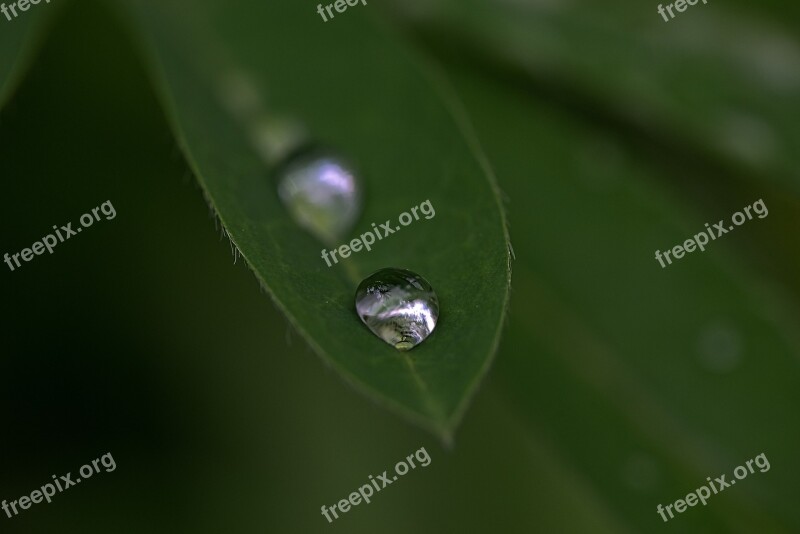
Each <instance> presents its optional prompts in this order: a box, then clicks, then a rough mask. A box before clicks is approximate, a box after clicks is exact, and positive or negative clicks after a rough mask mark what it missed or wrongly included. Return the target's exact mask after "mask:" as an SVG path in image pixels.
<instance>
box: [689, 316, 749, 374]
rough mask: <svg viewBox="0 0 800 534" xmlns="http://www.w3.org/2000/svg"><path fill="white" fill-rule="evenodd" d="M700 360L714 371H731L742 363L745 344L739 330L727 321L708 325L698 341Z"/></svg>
mask: <svg viewBox="0 0 800 534" xmlns="http://www.w3.org/2000/svg"><path fill="white" fill-rule="evenodd" d="M697 351H698V352H699V354H700V362H701V363H702V365H703V366H704V367H705V368H706V369H707V370H709V371H712V372H714V373H720V374H723V373H730V372H731V371H734V370H736V368H737V367H739V366H740V365H741V363H742V360H743V359H744V357H743V352H744V344H743V342H742V337H741V335H739V332H738V331H736V330H735V329H734V328H733V327H731V326H730V325H729V324H727V323H723V322H715V323H712V324H710V325H708V326H707V327H706V328H705V329H704V330H703V331H702V332H701V333H700V337H699V339H698V341H697Z"/></svg>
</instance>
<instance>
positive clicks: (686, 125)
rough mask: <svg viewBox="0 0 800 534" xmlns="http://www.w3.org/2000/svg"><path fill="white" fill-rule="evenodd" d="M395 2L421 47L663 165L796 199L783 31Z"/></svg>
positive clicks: (790, 49) (725, 13) (604, 7)
mask: <svg viewBox="0 0 800 534" xmlns="http://www.w3.org/2000/svg"><path fill="white" fill-rule="evenodd" d="M391 4H392V5H393V7H395V8H396V10H397V12H398V13H399V14H400V15H401V16H402V17H403V18H404V19H405V20H406V21H407V22H408V23H410V24H411V26H413V27H414V28H415V29H416V30H417V31H418V32H419V33H420V34H421V35H423V36H424V37H425V40H426V42H428V43H431V44H434V45H435V46H437V47H439V48H442V47H447V48H448V49H453V50H457V51H458V52H457V53H458V55H459V56H471V57H474V58H481V59H483V60H485V61H487V62H489V63H491V64H492V65H494V66H495V67H497V66H501V67H502V68H503V69H506V71H507V72H506V74H511V75H512V76H513V77H514V78H515V79H517V80H525V82H526V83H531V84H532V85H533V86H535V87H536V90H537V93H539V94H542V93H545V94H547V95H549V96H550V97H552V98H555V99H558V100H560V101H562V102H567V103H569V104H571V105H572V106H573V107H574V108H576V109H579V110H580V111H581V112H583V113H584V114H587V115H589V116H590V117H592V118H594V119H597V118H600V119H603V120H605V121H606V122H608V123H610V124H612V125H613V126H617V127H618V126H624V127H625V128H627V129H628V131H629V132H634V135H633V136H632V137H633V138H635V139H636V138H642V137H647V138H650V139H654V140H655V141H656V142H657V143H659V144H660V145H661V150H662V151H663V152H664V154H665V156H667V155H668V154H669V153H671V152H674V151H682V152H689V153H694V154H697V155H698V156H701V157H703V158H712V159H723V160H725V161H727V162H732V163H733V164H732V165H730V168H731V172H734V170H738V169H739V168H745V169H747V170H749V171H751V172H757V173H759V174H760V175H761V176H763V178H764V179H768V180H773V181H775V182H776V183H779V184H783V185H784V186H789V187H791V188H793V189H794V191H800V174H799V173H798V171H797V169H798V168H799V167H800V127H798V125H799V124H800V105H799V104H800V99H799V98H798V94H800V39H798V36H797V34H794V35H793V34H792V33H791V32H790V31H789V27H788V26H787V25H783V24H781V23H775V22H774V21H772V22H767V21H765V20H764V18H763V17H759V16H757V14H756V13H747V12H746V10H740V9H737V8H735V7H733V6H731V5H728V3H727V2H720V3H716V4H712V3H709V4H707V5H702V4H698V5H697V6H694V7H691V8H690V9H688V10H687V11H686V12H685V13H682V14H680V15H679V16H678V17H676V18H675V19H674V20H671V21H670V22H664V20H663V18H661V16H659V15H658V13H657V11H656V7H657V3H656V4H654V5H652V6H651V5H645V6H638V7H637V8H635V9H634V8H632V7H631V5H630V2H626V1H624V0H613V1H611V2H603V3H592V2H574V3H570V4H563V3H556V2H529V3H524V2H495V1H489V0H443V1H441V2H437V3H436V4H435V6H434V7H432V6H430V5H429V4H430V2H428V1H427V0H395V1H394V2H391ZM749 4H752V3H749ZM665 5H666V3H665ZM781 7H782V8H785V7H786V5H785V4H784V5H782V6H781ZM760 8H761V6H759V7H755V6H754V5H750V6H748V9H750V10H751V11H759V10H760ZM787 9H792V10H794V9H795V8H793V7H790V8H787ZM780 13H781V15H783V17H784V18H785V19H791V17H786V9H781V11H780ZM775 18H778V17H777V14H776V17H775Z"/></svg>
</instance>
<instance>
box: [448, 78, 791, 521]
mask: <svg viewBox="0 0 800 534" xmlns="http://www.w3.org/2000/svg"><path fill="white" fill-rule="evenodd" d="M448 70H449V72H450V73H451V74H452V75H453V79H454V84H455V86H456V87H457V89H458V90H459V92H460V93H461V94H462V95H463V98H464V101H465V105H466V108H467V110H468V111H469V113H470V114H471V116H472V117H473V119H474V121H475V125H476V129H477V131H478V132H479V136H480V138H481V141H482V142H483V143H484V144H485V147H486V151H487V154H488V156H489V157H490V158H491V159H492V161H493V163H494V164H495V166H496V168H497V172H498V177H499V180H500V185H501V187H502V188H503V189H504V191H505V192H506V193H507V194H508V196H509V197H510V198H511V199H512V201H511V203H510V206H509V214H510V223H511V227H512V229H514V228H525V229H527V230H528V231H526V232H524V233H520V234H519V236H517V239H515V243H514V245H515V247H514V248H515V252H516V258H517V260H516V263H515V284H514V289H513V292H514V295H513V299H512V306H511V310H510V312H509V313H510V320H509V327H508V330H507V332H506V334H505V336H504V338H503V343H502V345H501V349H500V352H499V357H498V359H499V361H498V365H497V368H496V369H495V376H497V380H498V384H499V385H500V386H501V387H500V389H501V390H502V391H503V394H504V395H505V396H507V397H508V399H509V404H510V405H511V406H512V407H513V408H512V409H513V411H514V414H515V417H517V418H519V419H520V420H521V421H523V422H524V424H527V425H528V426H529V427H530V428H532V429H535V431H537V432H540V433H542V434H544V435H546V436H547V437H548V441H549V442H550V443H551V446H552V447H553V448H554V449H557V450H558V451H559V453H560V455H562V457H564V458H566V463H567V464H569V465H570V466H572V467H573V468H574V469H576V470H577V471H578V472H580V473H582V474H583V475H584V476H585V477H586V478H587V479H588V484H589V486H590V487H591V488H593V489H594V490H595V494H597V495H602V496H603V503H604V504H605V506H606V507H607V508H608V509H609V510H610V513H611V514H612V515H619V516H620V517H624V518H625V519H626V520H627V521H628V522H629V523H630V524H631V525H632V526H633V527H635V528H634V530H635V531H637V532H654V531H660V530H659V529H661V528H662V527H663V530H664V531H665V532H666V531H671V530H672V529H674V528H679V530H680V531H681V532H698V533H700V532H736V531H742V532H754V531H768V532H794V531H796V530H797V529H798V528H799V527H800V516H799V515H798V513H797V508H796V507H794V506H793V505H792V503H791V495H794V494H796V487H797V484H796V481H795V477H794V473H796V472H797V470H798V469H800V463H798V459H797V455H796V454H795V453H794V451H795V450H796V446H797V444H798V443H799V442H800V425H798V424H797V422H796V418H792V417H791V416H787V414H792V413H794V412H795V411H796V410H797V408H798V407H800V395H799V394H798V390H797V387H796V384H797V379H798V376H800V358H798V355H800V344H799V343H798V339H797V335H796V328H795V327H794V325H793V324H792V323H791V322H790V321H788V320H786V319H776V317H777V318H787V317H797V302H796V301H795V302H792V301H790V300H789V299H786V298H783V297H784V293H783V292H782V291H781V288H780V287H778V288H776V287H771V286H769V285H766V284H765V278H764V275H763V274H761V273H759V272H754V271H753V270H751V269H749V268H748V266H747V264H746V263H743V262H739V261H737V258H741V257H746V256H748V255H770V256H772V257H776V256H777V257H779V258H781V259H782V258H783V257H784V256H785V255H788V254H791V253H792V250H791V247H790V246H788V245H790V243H789V242H788V241H785V242H784V243H783V246H782V247H780V248H777V249H760V248H758V247H756V248H755V249H754V250H751V249H748V250H746V251H745V252H744V253H743V254H740V255H739V256H737V255H736V254H735V253H734V252H732V251H735V250H737V249H740V248H741V246H740V240H741V239H745V238H747V237H748V235H749V236H750V239H749V240H750V241H755V242H760V243H764V242H767V240H766V239H765V237H766V236H768V235H771V234H778V235H780V234H781V233H783V234H784V235H791V232H792V231H793V228H796V222H795V225H794V226H788V227H782V226H781V223H782V219H781V211H784V210H786V209H787V206H789V207H791V204H787V203H785V201H784V200H783V199H781V198H778V197H774V196H764V201H765V203H766V205H767V206H768V207H770V206H771V208H770V215H769V216H768V217H767V218H764V219H754V220H752V221H749V222H748V223H746V224H745V225H743V226H742V227H740V228H737V229H736V231H735V232H731V233H729V234H727V235H725V236H724V237H722V238H720V239H719V240H717V241H714V242H713V244H712V245H710V246H709V247H708V248H707V249H706V251H705V252H702V253H699V252H695V253H693V254H687V255H686V256H685V257H684V258H682V259H680V260H678V261H676V262H674V263H673V264H672V265H671V266H669V267H668V268H664V269H662V268H661V267H660V266H659V264H658V262H657V261H656V260H655V259H654V256H653V254H654V250H656V249H657V248H660V249H661V250H666V249H667V248H669V247H670V246H671V245H673V244H677V243H681V242H683V240H685V239H686V238H688V237H691V236H692V235H693V234H695V233H697V232H698V231H700V230H701V229H702V228H703V224H704V222H706V221H715V220H717V219H720V218H728V217H730V215H731V214H732V213H733V212H735V211H737V210H739V209H741V208H742V207H743V206H744V205H747V204H749V203H752V202H754V201H755V200H757V199H758V198H760V196H761V190H760V188H758V187H755V186H752V187H751V189H750V190H749V191H740V190H739V189H738V188H737V189H735V190H733V189H732V190H730V191H719V192H718V196H719V199H718V200H719V202H720V203H721V204H723V205H725V206H727V207H726V208H725V210H724V211H720V212H716V211H710V210H709V211H706V212H704V213H697V212H696V211H695V210H693V209H691V208H689V207H688V206H687V205H684V202H681V197H679V196H677V197H676V196H675V195H673V194H671V193H670V191H669V188H667V187H665V186H664V185H663V183H662V182H663V181H664V176H663V175H664V174H666V172H665V171H664V170H663V169H661V168H660V167H658V166H656V165H654V164H653V162H652V161H649V160H648V159H647V158H644V157H642V154H638V153H635V152H634V151H632V150H631V149H630V147H627V146H626V145H625V144H624V143H620V141H619V139H615V138H614V136H610V135H608V134H607V133H603V132H602V130H598V129H597V128H595V127H594V126H589V125H587V124H585V122H584V121H582V120H580V119H576V118H575V117H571V116H570V115H569V112H568V111H566V110H557V109H556V110H553V109H552V108H548V106H547V103H546V102H541V101H537V100H536V99H532V98H530V95H529V94H527V93H526V92H525V91H522V90H515V89H512V88H507V87H506V88H503V87H502V86H501V85H499V84H498V83H497V82H496V81H489V80H487V79H486V78H483V77H480V76H476V75H475V74H474V71H475V69H474V67H473V68H471V67H470V65H469V64H467V65H460V64H459V65H458V66H453V67H452V68H450V69H448ZM511 132H513V135H512V133H511ZM531 146H535V147H536V148H535V150H534V151H533V153H532V151H531ZM685 172H687V173H692V174H690V176H692V177H694V178H695V179H697V180H700V179H701V176H699V172H698V171H696V170H695V171H693V170H690V169H689V168H688V166H687V168H686V169H685ZM529 176H535V177H537V178H536V180H529V179H527V177H529ZM515 199H524V201H523V202H524V204H523V203H517V202H514V200H515ZM794 220H795V221H796V220H797V215H796V213H795V215H794ZM531 303H532V304H531ZM518 306H520V307H518ZM795 324H796V323H795ZM720 338H721V339H720ZM554 399H557V401H554ZM762 452H764V453H765V454H766V455H767V457H768V459H769V460H770V463H771V466H772V467H771V469H770V470H769V471H768V472H766V473H760V472H758V471H757V472H756V474H755V475H751V476H749V477H748V478H747V480H746V481H742V482H741V484H738V485H736V486H735V489H734V490H733V491H726V493H724V494H721V495H720V496H719V497H715V500H710V501H709V503H708V505H707V506H706V507H704V508H702V511H701V510H694V511H693V512H692V513H688V512H687V513H684V514H680V515H678V516H676V518H675V519H673V520H671V521H670V522H669V523H663V522H662V521H661V519H660V518H659V517H658V515H657V514H656V505H657V504H663V505H666V504H669V503H671V502H674V501H675V500H676V499H679V498H682V497H684V496H685V495H686V494H687V493H689V492H690V491H692V490H694V489H695V488H697V487H699V486H701V485H702V484H703V483H704V482H705V481H706V477H708V476H713V477H716V476H719V475H721V474H727V475H728V476H729V477H730V476H731V475H730V473H731V472H732V470H733V469H734V468H735V467H736V466H738V465H741V464H742V463H743V462H745V461H746V460H749V459H751V458H753V457H755V456H756V455H758V454H760V453H762ZM598 458H602V459H603V460H602V461H601V462H599V461H598ZM778 465H780V466H782V467H781V468H780V469H778V468H777V466H778Z"/></svg>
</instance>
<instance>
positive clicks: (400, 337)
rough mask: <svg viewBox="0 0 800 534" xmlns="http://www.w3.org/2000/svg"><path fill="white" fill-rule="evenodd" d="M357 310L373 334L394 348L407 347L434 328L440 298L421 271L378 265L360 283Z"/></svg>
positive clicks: (357, 294) (357, 292)
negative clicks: (377, 267) (417, 272)
mask: <svg viewBox="0 0 800 534" xmlns="http://www.w3.org/2000/svg"><path fill="white" fill-rule="evenodd" d="M356 311H357V312H358V316H359V317H360V318H361V321H362V322H363V323H364V324H365V325H367V327H368V328H369V329H370V330H372V333H373V334H375V335H376V336H378V337H379V338H381V339H382V340H384V341H385V342H387V343H388V344H390V345H392V346H393V347H394V348H396V349H397V350H410V349H412V348H414V347H416V346H417V345H419V344H420V343H422V342H423V341H424V340H425V338H427V337H428V336H429V335H430V334H431V332H433V329H434V328H436V321H437V320H438V319H439V299H438V297H437V296H436V293H435V292H434V291H433V288H432V287H431V285H430V284H429V283H428V282H427V281H426V280H425V279H424V278H422V277H421V276H420V275H418V274H416V273H413V272H411V271H406V270H405V269H381V270H380V271H378V272H376V273H373V274H371V275H370V276H368V277H367V278H365V279H364V281H362V282H361V284H359V286H358V290H356Z"/></svg>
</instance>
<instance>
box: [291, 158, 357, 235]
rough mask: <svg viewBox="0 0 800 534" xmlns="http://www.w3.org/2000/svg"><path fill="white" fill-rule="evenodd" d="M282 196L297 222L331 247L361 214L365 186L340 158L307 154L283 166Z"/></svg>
mask: <svg viewBox="0 0 800 534" xmlns="http://www.w3.org/2000/svg"><path fill="white" fill-rule="evenodd" d="M278 176H279V178H278V194H279V195H280V197H281V200H282V201H283V203H284V204H285V205H286V207H287V208H288V209H289V212H290V213H291V215H292V217H293V218H294V220H295V222H297V224H299V225H300V226H302V227H303V228H305V229H306V230H308V231H309V232H311V233H312V234H314V236H316V237H317V238H318V239H320V240H321V241H323V242H324V243H326V244H328V245H335V244H337V242H338V241H340V240H341V238H342V237H343V236H344V235H346V234H347V232H349V231H350V229H351V228H352V227H353V225H354V224H355V222H356V219H357V218H358V215H359V214H360V212H361V185H360V182H359V181H358V179H357V178H356V175H355V173H354V172H353V170H352V169H351V168H350V167H349V166H348V165H347V164H346V163H344V162H343V161H341V160H340V159H339V158H336V157H334V156H331V155H328V154H323V153H319V152H303V153H301V154H299V155H296V156H294V157H291V158H290V159H289V160H288V161H287V162H286V163H284V164H283V165H281V169H280V171H279V173H278Z"/></svg>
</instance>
